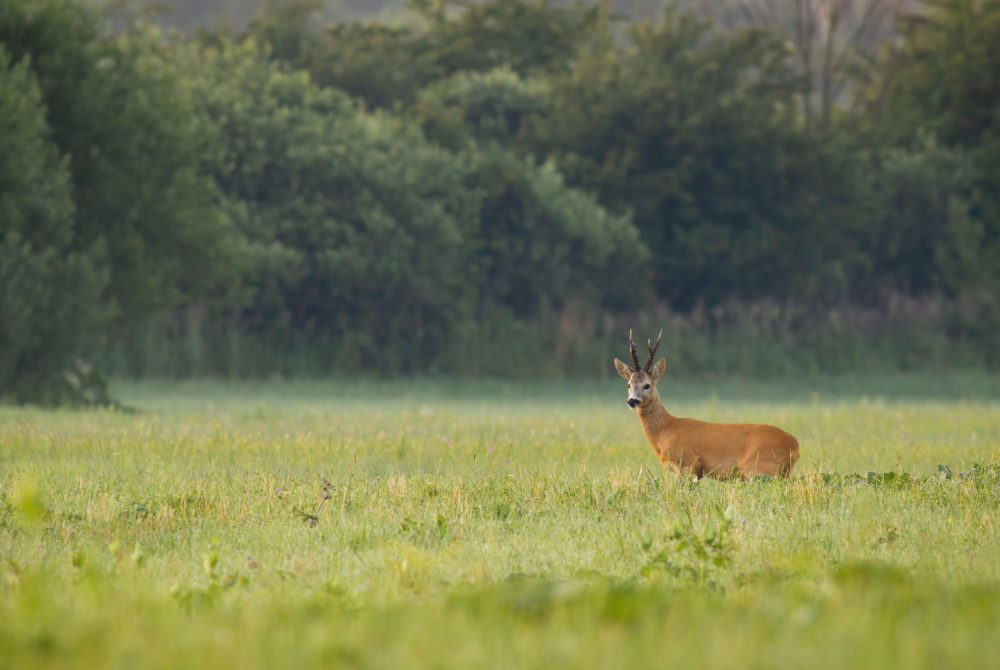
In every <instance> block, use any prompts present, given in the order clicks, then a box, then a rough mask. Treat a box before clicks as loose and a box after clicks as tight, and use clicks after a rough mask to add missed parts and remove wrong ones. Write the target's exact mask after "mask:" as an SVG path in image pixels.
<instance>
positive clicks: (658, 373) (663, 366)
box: [649, 358, 667, 382]
mask: <svg viewBox="0 0 1000 670" xmlns="http://www.w3.org/2000/svg"><path fill="white" fill-rule="evenodd" d="M666 371H667V359H666V358H661V359H660V360H658V361H656V364H655V365H653V367H652V368H650V370H649V376H650V377H652V378H653V381H654V382H656V381H657V380H658V379H659V378H660V377H662V376H663V373H664V372H666Z"/></svg>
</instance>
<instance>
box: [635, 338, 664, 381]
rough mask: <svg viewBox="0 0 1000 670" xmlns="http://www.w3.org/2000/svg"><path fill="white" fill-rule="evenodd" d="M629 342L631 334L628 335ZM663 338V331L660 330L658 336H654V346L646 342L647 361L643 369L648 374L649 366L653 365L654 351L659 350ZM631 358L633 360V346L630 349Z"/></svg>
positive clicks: (636, 365)
mask: <svg viewBox="0 0 1000 670" xmlns="http://www.w3.org/2000/svg"><path fill="white" fill-rule="evenodd" d="M629 336H630V337H629V341H631V333H629ZM662 337H663V329H662V328H661V329H660V334H659V335H657V336H656V344H655V345H652V344H650V342H649V340H646V346H647V347H648V348H649V360H648V361H646V367H645V368H643V370H645V371H646V372H649V366H650V365H652V364H653V356H655V355H656V350H657V349H659V348H660V338H662ZM632 357H633V358H635V345H633V347H632ZM635 367H636V369H638V367H639V364H638V363H636V364H635Z"/></svg>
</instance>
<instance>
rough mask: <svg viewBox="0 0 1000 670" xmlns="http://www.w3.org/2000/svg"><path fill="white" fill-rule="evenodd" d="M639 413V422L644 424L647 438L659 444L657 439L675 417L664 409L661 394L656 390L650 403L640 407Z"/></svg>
mask: <svg viewBox="0 0 1000 670" xmlns="http://www.w3.org/2000/svg"><path fill="white" fill-rule="evenodd" d="M638 412H639V421H641V422H642V429H643V430H644V431H646V437H647V438H649V441H650V442H651V443H653V444H654V445H655V444H656V442H657V440H656V437H657V436H658V435H659V434H660V433H661V432H662V431H663V430H664V429H666V428H667V426H669V425H670V422H671V421H673V420H674V417H672V416H671V415H670V414H669V413H668V412H667V410H666V409H665V408H664V407H663V402H662V401H661V400H660V393H659V391H656V390H655V389H654V392H653V395H651V396H650V398H649V401H648V402H646V403H644V404H642V405H640V406H639V409H638Z"/></svg>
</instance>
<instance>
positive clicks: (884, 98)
mask: <svg viewBox="0 0 1000 670" xmlns="http://www.w3.org/2000/svg"><path fill="white" fill-rule="evenodd" d="M998 44H1000V2H998V1H997V0H934V1H933V2H927V3H925V7H924V11H922V12H920V13H917V14H913V15H911V16H909V17H908V18H907V20H906V21H905V22H904V31H903V39H902V40H901V42H900V43H899V44H898V45H897V46H896V47H895V48H894V49H893V50H892V51H891V52H890V54H889V56H888V58H887V59H886V62H885V63H884V66H883V69H884V72H883V76H882V77H881V79H880V81H879V82H878V85H877V86H876V87H874V88H873V90H872V91H871V99H872V104H871V107H870V108H869V110H868V116H867V118H866V123H867V124H868V126H867V131H866V134H865V137H866V139H868V140H869V143H874V142H881V143H883V144H884V145H888V146H889V147H890V149H889V150H888V152H887V153H886V155H885V156H881V157H878V160H877V165H876V169H875V172H876V175H877V183H878V184H881V185H882V186H883V190H882V191H881V192H880V193H878V194H877V195H876V196H875V199H876V201H877V202H878V204H879V206H881V207H883V208H884V214H883V216H882V219H881V220H880V221H878V222H876V225H875V227H874V228H875V230H876V231H878V232H877V233H876V234H879V235H882V236H887V237H888V239H891V240H898V242H896V243H895V244H894V245H892V246H891V247H890V248H889V251H891V252H894V253H887V252H886V251H885V250H884V251H883V253H882V254H879V255H877V256H876V258H877V259H878V260H879V261H884V263H883V266H882V267H885V268H887V269H888V270H889V271H891V272H893V273H895V275H896V281H895V283H896V284H897V285H898V286H899V288H900V289H901V290H903V291H908V292H914V291H916V292H920V291H926V290H929V289H931V288H939V289H945V290H948V291H951V292H954V293H959V292H962V291H970V290H971V291H985V292H986V293H987V294H989V295H992V296H996V295H998V294H1000V111H998V110H1000V49H998V48H997V45H998Z"/></svg>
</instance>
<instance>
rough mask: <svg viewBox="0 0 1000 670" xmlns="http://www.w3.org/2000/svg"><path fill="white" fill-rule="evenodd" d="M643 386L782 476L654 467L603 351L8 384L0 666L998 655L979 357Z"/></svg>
mask: <svg viewBox="0 0 1000 670" xmlns="http://www.w3.org/2000/svg"><path fill="white" fill-rule="evenodd" d="M661 388H662V393H663V395H664V397H665V399H666V402H667V407H668V409H669V410H671V411H672V412H673V413H675V414H677V415H681V416H696V417H698V418H703V419H709V420H718V421H734V420H735V421H755V422H757V421H760V422H768V423H775V424H778V425H780V426H782V427H784V428H785V429H787V430H788V431H790V432H792V433H793V434H795V435H796V436H797V437H798V438H799V441H800V443H801V444H802V459H801V461H800V462H799V464H798V465H797V466H796V470H795V472H794V476H793V477H792V479H791V480H789V481H787V482H786V481H751V482H725V483H720V482H716V481H712V480H703V481H694V480H690V479H683V478H677V477H675V476H673V475H670V474H667V475H664V474H663V473H662V472H661V470H660V467H659V464H658V463H657V461H656V459H655V457H654V456H653V453H652V450H651V449H650V447H649V445H648V443H646V441H645V437H644V436H643V434H642V431H641V429H640V426H639V421H638V419H637V417H636V416H635V414H634V413H633V412H631V411H630V410H629V409H628V408H627V407H626V406H625V404H624V400H625V387H624V384H623V383H621V382H620V381H619V380H618V379H617V378H615V380H614V381H611V380H608V381H605V382H601V383H597V382H588V383H581V384H569V383H561V384H557V383H549V384H535V385H519V384H514V383H499V382H497V383H485V382H484V383H472V382H445V381H438V382H405V383H400V384H389V383H378V382H373V381H368V382H364V381H362V382H358V383H333V382H330V383H320V382H275V383H269V384H265V383H258V384H240V385H234V386H227V385H223V384H219V383H191V384H184V385H172V386H168V385H164V384H153V383H139V384H134V383H118V384H116V385H115V389H114V391H115V395H116V396H117V397H119V398H120V399H122V400H123V401H124V402H126V403H129V404H131V405H133V406H135V407H137V408H138V409H139V410H140V411H139V412H138V413H135V414H123V413H120V412H110V411H93V412H85V411H43V410H38V409H31V408H2V409H0V493H2V500H0V668H12V669H13V668H18V669H20V668H47V667H95V668H96V667H100V668H117V667H122V668H125V667H127V668H159V667H163V668H177V667H185V668H217V667H240V668H274V667H318V666H326V667H361V668H381V667H409V666H415V667H419V666H427V667H437V668H469V667H499V668H507V667H509V668H533V667H538V668H547V667H551V666H553V665H561V666H566V667H574V668H576V667H579V668H598V667H600V668H605V667H606V668H621V667H628V666H640V667H641V666H653V665H655V666H658V667H673V666H676V665H680V666H683V667H696V668H732V667H761V668H767V667H793V668H794V667H803V668H815V667H828V668H847V667H849V668H856V667H878V668H884V667H905V668H940V667H955V668H978V667H982V668H996V667H998V666H1000V647H998V641H1000V469H998V463H1000V379H998V378H996V377H992V376H989V375H986V374H971V373H970V374H956V375H938V376H897V377H892V378H879V379H874V378H872V379H865V378H858V377H853V378H851V377H844V378H836V379H818V380H812V381H799V382H794V383H773V384H764V383H750V382H738V381H730V380H709V381H701V382H697V383H694V382H690V383H679V382H678V383H673V382H671V381H670V380H669V379H667V380H666V381H664V382H663V383H661ZM939 465H940V466H945V467H941V468H939ZM869 473H872V474H869Z"/></svg>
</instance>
